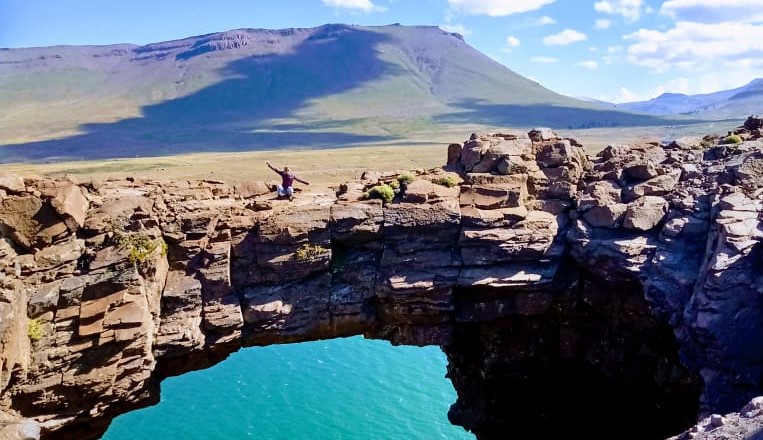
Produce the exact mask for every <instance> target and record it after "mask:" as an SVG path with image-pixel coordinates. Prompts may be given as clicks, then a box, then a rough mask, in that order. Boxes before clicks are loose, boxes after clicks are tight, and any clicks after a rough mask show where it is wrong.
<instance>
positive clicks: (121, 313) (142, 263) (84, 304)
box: [0, 117, 763, 439]
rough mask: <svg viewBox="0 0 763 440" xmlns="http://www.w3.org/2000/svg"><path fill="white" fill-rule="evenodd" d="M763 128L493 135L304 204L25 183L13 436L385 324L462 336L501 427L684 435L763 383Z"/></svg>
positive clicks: (402, 331) (483, 416) (6, 298)
mask: <svg viewBox="0 0 763 440" xmlns="http://www.w3.org/2000/svg"><path fill="white" fill-rule="evenodd" d="M762 122H763V121H762V120H761V119H760V118H752V117H751V118H749V119H748V120H747V122H746V123H745V126H744V127H740V129H739V130H737V132H738V135H739V139H738V140H739V141H740V143H724V142H733V141H736V140H737V139H736V138H731V139H727V138H720V137H707V138H705V139H703V140H696V141H691V140H681V141H674V142H671V143H669V144H666V143H660V142H659V141H644V142H643V143H640V144H633V145H613V146H610V147H608V148H607V149H605V150H604V151H602V152H601V153H600V154H599V155H598V156H597V157H595V158H589V157H587V156H586V155H585V154H584V153H583V150H582V148H580V146H579V145H578V144H577V143H576V142H575V141H574V140H572V139H560V138H559V137H558V136H557V135H556V134H554V133H553V132H551V131H550V130H544V129H539V130H533V131H531V132H530V133H518V132H507V133H500V134H494V135H473V136H472V137H471V138H470V139H469V140H467V141H466V142H464V143H460V144H452V145H450V146H449V148H448V165H447V166H446V167H445V168H444V169H439V170H430V171H427V172H417V173H414V174H416V175H415V176H397V175H374V176H371V175H366V176H363V178H362V179H360V180H358V181H353V182H349V183H346V184H343V185H341V186H340V187H337V188H335V189H334V190H332V191H320V190H318V191H312V192H308V191H303V192H302V193H301V194H300V195H299V196H298V198H297V199H296V200H295V201H294V202H289V201H286V200H276V199H275V198H274V196H273V193H271V192H270V189H271V188H269V186H268V185H267V184H265V183H263V182H250V183H245V184H240V185H235V186H229V185H227V184H225V183H223V182H218V181H209V180H207V181H199V182H188V181H182V182H179V181H174V182H160V181H146V180H139V179H126V180H108V181H87V182H76V181H73V180H71V179H69V178H59V179H46V178H34V177H28V178H25V179H22V178H20V177H18V176H13V175H5V176H2V177H0V232H2V237H3V238H2V240H0V255H2V258H0V346H1V347H2V351H1V353H2V355H0V389H1V390H2V394H1V395H0V409H1V410H2V411H1V412H0V416H2V417H0V420H2V423H1V424H0V429H4V430H5V431H4V432H5V434H4V435H6V436H7V437H8V438H30V437H32V438H33V437H34V436H35V435H37V433H38V432H39V431H41V433H42V434H41V435H42V436H43V437H44V438H96V437H98V436H99V435H100V434H101V433H102V432H103V430H105V429H106V427H107V426H108V424H109V422H110V420H111V419H112V418H113V417H115V416H116V415H118V414H120V413H123V412H125V411H129V410H131V409H134V408H138V407H141V406H145V405H150V404H153V403H156V402H157V401H158V398H159V382H160V381H161V380H162V379H163V378H165V377H167V376H169V375H176V374H181V373H183V372H186V371H191V370H195V369H199V368H205V367H208V366H210V365H213V364H214V363H216V362H219V361H221V360H223V359H224V358H225V357H226V356H227V355H228V354H230V353H231V352H233V351H235V350H237V349H239V348H240V347H243V346H251V345H264V344H274V343H287V342H296V341H304V340H311V339H320V338H331V337H338V336H347V335H355V334H364V335H365V336H366V337H371V338H383V339H387V340H389V341H391V342H392V343H395V344H416V345H439V346H441V347H443V349H444V350H445V352H446V354H447V355H448V359H449V361H450V364H449V373H448V374H449V377H450V378H451V380H452V381H453V383H454V385H455V387H456V390H457V391H458V395H459V398H458V401H457V402H456V403H455V404H454V405H453V407H452V408H451V412H450V418H451V420H452V421H453V422H454V423H457V424H460V425H462V426H464V427H466V428H467V429H470V430H472V431H473V432H475V433H476V434H477V435H478V437H479V438H480V439H492V438H505V437H506V436H507V433H515V434H517V433H522V432H526V431H527V432H535V433H536V434H537V433H539V432H540V433H542V434H546V433H548V434H551V433H555V432H557V431H560V432H564V433H567V434H570V433H576V434H587V435H589V436H604V435H607V436H612V435H615V434H616V435H617V436H618V437H619V438H660V437H666V436H668V435H672V434H676V433H677V432H680V431H681V430H683V429H686V428H687V427H689V426H691V425H692V424H694V423H695V422H696V421H697V418H698V417H699V416H702V415H705V414H709V412H714V411H728V410H733V409H738V408H739V407H741V405H742V404H744V403H745V402H747V401H749V399H750V398H751V397H754V396H756V395H758V394H761V386H762V384H761V380H763V379H762V377H763V351H761V350H759V349H758V347H760V346H761V344H763V324H762V323H763V301H761V300H760V299H759V298H761V294H763V276H762V275H761V274H763V245H762V244H761V242H762V241H763V225H762V224H761V222H762V221H763V214H761V213H762V212H763V145H762V144H763V142H761V141H760V138H761V123H762ZM700 143H701V145H700ZM386 185H389V189H387V186H386ZM374 187H377V188H376V189H374ZM393 190H394V193H392V191H393ZM387 191H389V192H390V193H389V195H390V196H393V194H394V198H393V199H392V200H390V201H382V200H380V199H376V198H373V196H374V195H375V194H378V195H381V196H384V195H385V192H387ZM369 196H370V197H369ZM590 414H597V416H596V417H597V418H599V417H601V416H603V417H601V419H602V420H604V422H603V423H588V422H587V421H586V419H590V417H591V416H590Z"/></svg>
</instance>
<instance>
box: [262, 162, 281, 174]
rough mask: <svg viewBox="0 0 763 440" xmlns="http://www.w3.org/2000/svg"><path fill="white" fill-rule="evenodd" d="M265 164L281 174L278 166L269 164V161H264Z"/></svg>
mask: <svg viewBox="0 0 763 440" xmlns="http://www.w3.org/2000/svg"><path fill="white" fill-rule="evenodd" d="M265 165H267V166H268V168H270V169H271V170H273V171H275V172H276V173H278V174H281V172H280V171H278V168H276V167H274V166H273V165H271V164H270V162H269V161H265Z"/></svg>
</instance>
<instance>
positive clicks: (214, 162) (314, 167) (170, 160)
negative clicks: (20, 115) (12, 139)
mask: <svg viewBox="0 0 763 440" xmlns="http://www.w3.org/2000/svg"><path fill="white" fill-rule="evenodd" d="M446 154H447V149H446V148H445V146H444V145H443V144H430V145H420V144H419V145H416V146H405V145H399V146H382V147H354V148H337V149H331V150H302V151H294V150H291V151H258V152H247V153H205V154H189V155H180V156H169V157H153V158H150V157H149V158H136V159H119V160H106V161H97V162H95V161H94V162H62V163H52V164H10V165H1V166H0V172H3V171H10V172H15V173H19V174H22V175H29V174H42V175H46V176H56V175H62V174H70V175H75V176H81V177H83V178H99V179H105V178H109V177H126V176H132V177H136V178H150V179H192V180H195V179H218V180H223V181H226V182H229V183H236V182H240V181H246V180H264V181H270V180H277V179H278V176H277V175H276V174H275V173H273V172H272V171H270V170H269V169H268V168H267V166H266V165H265V161H266V160H269V161H270V162H271V163H272V164H273V165H274V166H276V167H278V168H281V167H283V166H284V165H289V166H290V167H291V169H292V170H293V171H294V172H295V173H296V174H297V176H299V177H300V178H302V179H304V180H307V181H308V182H310V183H311V184H315V185H328V184H336V183H340V182H344V181H346V180H349V179H352V178H355V177H359V176H360V174H361V173H363V171H366V170H371V171H398V172H399V171H407V170H411V169H416V168H426V169H428V168H435V167H439V166H442V165H443V164H444V163H445V159H446Z"/></svg>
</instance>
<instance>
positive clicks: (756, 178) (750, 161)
mask: <svg viewBox="0 0 763 440" xmlns="http://www.w3.org/2000/svg"><path fill="white" fill-rule="evenodd" d="M734 177H736V180H737V181H738V182H739V183H740V184H742V185H745V186H750V187H754V188H759V187H761V186H763V154H757V155H751V156H750V157H748V158H747V159H745V161H744V162H743V163H742V165H740V166H739V168H737V169H736V171H735V173H734Z"/></svg>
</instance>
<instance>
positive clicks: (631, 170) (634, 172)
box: [623, 162, 660, 181]
mask: <svg viewBox="0 0 763 440" xmlns="http://www.w3.org/2000/svg"><path fill="white" fill-rule="evenodd" d="M623 174H625V177H626V178H628V179H632V180H637V181H643V180H649V179H653V178H655V177H657V176H659V175H660V173H659V172H657V168H656V167H655V166H654V164H653V163H652V162H644V163H639V164H635V165H629V166H627V167H625V168H624V169H623Z"/></svg>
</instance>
